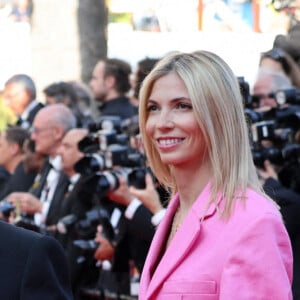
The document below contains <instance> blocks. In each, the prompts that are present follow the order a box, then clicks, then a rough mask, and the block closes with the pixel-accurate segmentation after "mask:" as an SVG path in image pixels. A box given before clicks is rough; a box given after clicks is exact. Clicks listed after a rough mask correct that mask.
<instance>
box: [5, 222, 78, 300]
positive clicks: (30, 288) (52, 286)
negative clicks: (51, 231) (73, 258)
mask: <svg viewBox="0 0 300 300" xmlns="http://www.w3.org/2000/svg"><path fill="white" fill-rule="evenodd" d="M0 240H1V243H0V265H1V268H0V277H1V280H0V298H1V299H9V300H19V299H23V300H40V299H43V300H54V299H56V300H72V299H73V296H72V293H71V289H70V283H69V274H68V266H67V264H66V260H65V256H64V253H63V250H62V249H61V247H60V245H59V244H58V243H57V242H56V241H55V240H54V239H53V238H50V237H46V236H42V235H39V234H37V233H34V232H31V231H29V230H25V229H22V228H18V227H15V226H13V225H11V224H8V223H5V222H2V221H0Z"/></svg>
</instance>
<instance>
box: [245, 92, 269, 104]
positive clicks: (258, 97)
mask: <svg viewBox="0 0 300 300" xmlns="http://www.w3.org/2000/svg"><path fill="white" fill-rule="evenodd" d="M251 97H252V102H254V103H259V101H260V100H262V99H267V98H273V99H275V94H274V93H269V94H266V95H263V94H257V95H252V96H251Z"/></svg>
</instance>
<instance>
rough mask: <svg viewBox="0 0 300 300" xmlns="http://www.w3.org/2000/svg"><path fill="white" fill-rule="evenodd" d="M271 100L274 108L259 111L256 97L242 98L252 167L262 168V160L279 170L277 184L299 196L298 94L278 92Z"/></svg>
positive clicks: (299, 115)
mask: <svg viewBox="0 0 300 300" xmlns="http://www.w3.org/2000/svg"><path fill="white" fill-rule="evenodd" d="M241 88H242V87H241ZM244 91H245V89H243V90H242V93H243V92H244ZM269 96H270V97H271V95H269ZM272 97H273V98H274V99H275V100H276V103H277V106H276V107H274V108H270V109H268V110H262V109H260V108H259V107H258V99H257V96H254V95H250V94H248V95H244V94H243V99H244V103H245V109H244V112H245V116H246V120H247V122H248V124H249V136H250V142H251V147H252V155H253V160H254V164H255V166H256V167H258V168H263V166H264V162H265V160H269V161H270V162H271V163H273V164H275V165H276V166H278V167H279V168H280V171H279V173H278V177H279V180H280V181H281V182H282V183H284V185H285V186H286V187H287V188H291V187H293V189H294V190H295V187H296V186H297V187H299V188H296V191H298V192H299V191H300V180H299V178H300V144H299V141H297V138H296V137H297V134H299V129H300V90H299V89H296V88H292V89H287V90H278V91H275V92H274V93H272ZM245 99H247V102H246V101H245ZM295 166H298V167H296V168H295ZM283 174H284V175H283Z"/></svg>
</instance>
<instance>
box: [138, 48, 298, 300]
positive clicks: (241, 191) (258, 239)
mask: <svg viewBox="0 0 300 300" xmlns="http://www.w3.org/2000/svg"><path fill="white" fill-rule="evenodd" d="M139 118H140V129H141V134H142V139H143V143H144V147H145V151H146V154H147V157H148V159H149V163H150V166H151V168H152V170H153V171H154V173H155V175H156V177H157V178H158V179H159V181H160V182H161V183H162V184H164V185H165V186H166V187H167V188H169V189H171V190H172V192H173V195H174V196H173V198H172V199H171V201H170V203H169V205H168V208H167V212H166V214H165V217H164V219H163V220H162V222H161V223H160V225H159V227H158V229H157V231H156V234H155V236H154V239H153V241H152V245H151V247H150V250H149V253H148V256H147V259H146V262H145V266H144V269H143V273H142V278H141V285H140V293H139V299H140V300H145V299H168V300H170V299H191V300H192V299H200V300H201V299H203V300H204V299H210V300H212V299H222V300H225V299H226V300H227V299H228V300H233V299H241V300H245V299H251V300H253V299H273V300H275V299H278V300H284V299H292V294H291V281H292V252H291V245H290V241H289V237H288V235H287V232H286V229H285V226H284V224H283V221H282V218H281V215H280V212H279V210H278V207H277V206H276V205H275V203H274V202H273V201H272V200H270V199H269V198H267V196H265V195H264V193H263V192H262V188H261V186H260V183H259V180H258V177H257V174H256V169H255V167H254V164H253V161H252V155H251V149H250V145H249V138H248V129H247V125H246V121H245V118H244V111H243V105H242V99H241V95H240V91H239V85H238V82H237V79H236V77H235V75H234V74H233V72H232V70H231V69H230V68H229V66H228V65H227V64H226V63H225V62H224V61H223V60H222V59H221V58H220V57H218V56H217V55H215V54H213V53H210V52H206V51H197V52H195V53H174V54H170V55H168V56H166V57H165V58H163V59H162V60H161V61H160V62H159V63H158V64H157V66H156V67H155V68H154V69H153V70H152V71H151V72H150V74H149V75H148V76H147V77H146V79H145V81H144V83H143V86H142V88H141V92H140V107H139Z"/></svg>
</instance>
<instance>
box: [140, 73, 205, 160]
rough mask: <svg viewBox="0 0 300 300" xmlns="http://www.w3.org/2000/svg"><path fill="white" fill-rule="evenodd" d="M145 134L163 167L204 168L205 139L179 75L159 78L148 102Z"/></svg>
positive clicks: (170, 74)
mask: <svg viewBox="0 0 300 300" xmlns="http://www.w3.org/2000/svg"><path fill="white" fill-rule="evenodd" d="M147 111H148V118H147V122H146V132H147V134H148V135H149V136H150V138H151V140H152V142H153V144H154V145H155V147H156V149H157V151H158V153H159V154H160V157H161V160H162V162H163V163H165V164H168V165H174V166H179V165H183V164H184V165H190V164H192V165H193V166H195V165H196V164H197V165H201V163H202V162H203V155H204V152H205V145H204V141H203V135H202V132H201V130H200V127H199V125H198V122H197V120H196V118H195V116H194V113H193V105H192V102H191V100H190V97H189V94H188V91H187V89H186V86H185V84H184V82H183V81H182V80H181V79H180V77H179V76H178V75H177V74H176V73H169V74H167V75H165V76H163V77H161V78H159V79H158V80H157V81H156V82H155V83H154V85H153V88H152V91H151V94H150V97H149V99H148V101H147Z"/></svg>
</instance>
